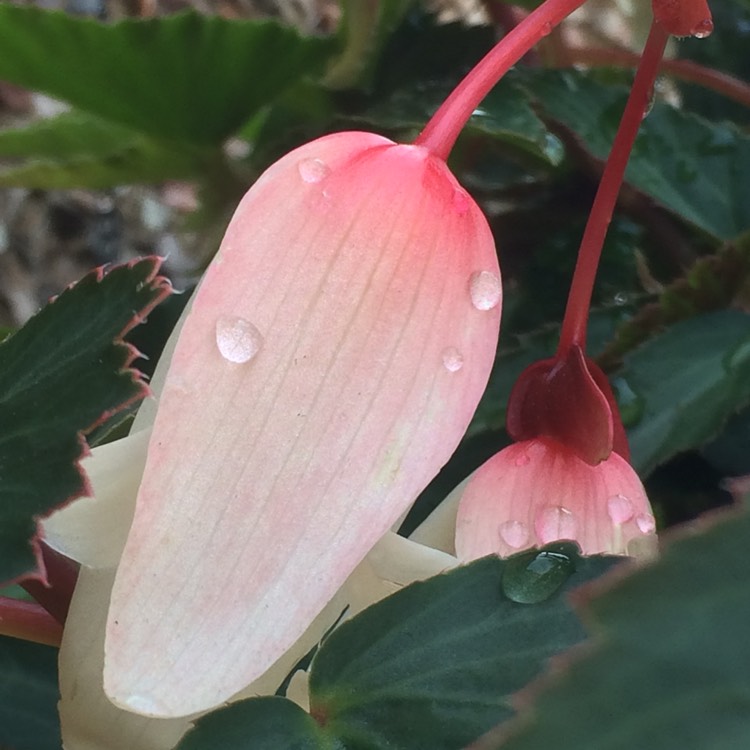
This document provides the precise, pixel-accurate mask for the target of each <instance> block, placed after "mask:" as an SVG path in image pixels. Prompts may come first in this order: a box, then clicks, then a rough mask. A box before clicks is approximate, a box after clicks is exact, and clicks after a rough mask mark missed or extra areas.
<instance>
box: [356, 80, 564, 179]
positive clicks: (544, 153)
mask: <svg viewBox="0 0 750 750" xmlns="http://www.w3.org/2000/svg"><path fill="white" fill-rule="evenodd" d="M451 89H452V82H451V81H447V80H445V81H443V82H437V83H423V82H421V83H419V84H417V85H415V86H412V87H405V88H400V89H396V90H395V91H394V92H393V93H392V94H391V95H390V97H389V98H388V99H386V100H385V101H383V102H379V103H377V104H376V105H374V106H373V107H371V108H370V109H368V110H367V111H365V112H364V113H363V114H362V115H358V116H357V117H355V118H352V119H354V121H355V122H360V123H365V124H367V125H369V126H371V127H374V128H376V129H383V128H385V129H387V130H415V131H419V130H421V129H422V128H423V127H424V126H425V124H426V123H427V121H428V120H429V119H430V117H432V115H433V114H434V113H435V111H436V110H437V108H438V107H439V106H440V104H441V103H442V102H443V100H444V99H445V98H446V96H448V94H450V92H451ZM463 136H464V137H475V138H476V137H478V136H484V137H486V138H490V139H492V140H497V141H500V142H502V143H505V144H508V145H510V146H513V147H515V148H517V149H520V150H522V151H525V152H527V153H529V154H531V155H532V156H534V157H536V158H538V159H541V160H542V161H544V162H546V163H547V164H549V165H551V166H556V165H558V164H559V163H560V161H561V160H562V158H563V153H564V152H563V147H562V144H561V143H560V141H559V140H558V139H557V138H556V137H555V136H553V135H552V134H551V133H550V132H549V131H548V130H547V128H546V126H545V125H544V123H543V122H542V121H541V120H540V119H539V117H538V116H537V115H536V113H535V112H534V110H533V109H532V108H531V105H530V103H529V97H528V95H527V94H526V93H525V92H524V91H522V90H521V89H520V88H518V87H517V86H514V85H513V84H512V83H510V82H508V81H501V82H500V83H498V84H497V86H495V88H494V89H493V90H492V91H491V92H490V93H489V94H488V95H487V96H486V97H485V99H484V101H483V102H482V105H481V107H480V108H478V109H477V110H475V112H474V114H473V115H472V117H471V118H470V119H469V122H468V123H467V125H466V127H465V129H464V131H463Z"/></svg>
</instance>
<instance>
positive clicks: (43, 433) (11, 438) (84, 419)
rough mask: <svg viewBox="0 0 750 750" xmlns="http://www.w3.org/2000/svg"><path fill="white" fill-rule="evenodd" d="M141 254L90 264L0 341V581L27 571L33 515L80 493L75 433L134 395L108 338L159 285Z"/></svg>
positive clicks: (132, 320) (146, 306)
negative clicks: (114, 263)
mask: <svg viewBox="0 0 750 750" xmlns="http://www.w3.org/2000/svg"><path fill="white" fill-rule="evenodd" d="M158 267H159V262H158V260H157V259H155V258H146V259H144V260H141V261H138V262H135V263H133V264H130V265H128V266H120V267H117V268H114V269H112V270H111V271H109V272H108V273H107V274H106V275H104V276H102V273H101V272H94V273H92V274H89V275H88V276H86V277H85V278H84V279H82V280H81V281H80V282H78V284H76V285H75V286H73V287H71V288H69V289H67V290H66V291H64V292H63V293H62V294H61V295H60V296H59V297H58V298H57V299H56V300H54V301H53V302H51V303H50V304H49V305H47V307H45V308H44V309H43V310H41V312H39V313H38V314H37V315H35V316H34V317H33V318H32V319H31V320H30V321H29V322H28V323H27V324H26V325H25V326H24V327H23V328H21V329H20V330H19V331H18V332H17V333H15V334H14V335H13V336H11V337H10V338H8V339H6V340H5V341H4V342H3V343H2V344H0V425H2V433H0V551H1V553H2V557H0V581H6V580H10V579H14V578H18V577H21V576H24V575H27V574H29V573H33V572H34V570H35V567H36V557H35V554H34V550H35V547H34V542H33V539H34V536H35V534H36V519H37V518H38V517H40V516H44V515H46V514H47V513H49V512H50V511H51V510H53V509H54V508H55V507H56V506H58V505H59V504H60V503H62V502H64V501H66V500H68V499H70V498H73V497H77V496H79V495H81V494H82V493H83V492H84V491H85V482H84V479H83V477H82V476H81V473H80V470H79V469H78V466H77V461H78V460H79V459H80V458H81V457H82V454H83V450H84V445H83V442H82V439H81V434H82V433H83V432H85V431H87V430H89V429H91V427H93V426H94V425H96V424H97V423H99V422H100V421H102V420H103V419H105V418H106V417H108V416H110V415H111V414H113V413H115V412H116V411H118V410H120V409H122V408H123V407H124V406H125V405H127V404H128V403H131V402H133V401H135V400H136V399H138V398H142V397H143V395H144V393H145V386H144V383H143V382H142V380H141V379H140V378H139V377H138V373H137V372H136V371H135V370H132V369H130V368H129V363H130V361H131V360H132V358H133V351H132V350H131V349H130V348H129V347H128V346H126V345H123V344H122V343H118V342H119V340H120V338H121V336H122V335H123V334H124V333H125V332H126V331H127V330H129V329H130V328H131V327H132V326H134V325H136V324H137V322H138V321H139V320H140V317H141V316H143V315H145V314H146V313H147V312H148V311H149V310H150V309H151V308H152V307H154V305H156V304H158V302H159V301H160V300H161V299H162V298H163V297H164V296H165V295H166V294H167V293H168V289H169V287H168V285H167V284H166V282H165V280H164V279H163V278H161V277H158V276H156V273H157V270H158Z"/></svg>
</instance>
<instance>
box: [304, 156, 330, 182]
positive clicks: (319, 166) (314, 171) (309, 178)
mask: <svg viewBox="0 0 750 750" xmlns="http://www.w3.org/2000/svg"><path fill="white" fill-rule="evenodd" d="M297 169H298V170H299V175H300V177H301V178H302V179H303V180H304V181H305V182H310V183H315V182H321V181H322V180H324V179H325V178H326V177H327V176H328V175H329V174H330V172H331V169H330V167H329V166H328V165H327V164H326V163H325V162H324V161H322V160H321V159H303V160H302V161H301V162H300V163H299V164H298V165H297Z"/></svg>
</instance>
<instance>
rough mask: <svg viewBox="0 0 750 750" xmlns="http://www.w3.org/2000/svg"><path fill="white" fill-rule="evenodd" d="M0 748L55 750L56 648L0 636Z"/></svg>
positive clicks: (57, 723) (57, 730)
mask: <svg viewBox="0 0 750 750" xmlns="http://www.w3.org/2000/svg"><path fill="white" fill-rule="evenodd" d="M0 675H2V678H1V679H0V747H3V748H9V749H12V750H59V749H60V747H61V746H62V739H61V737H60V720H59V719H58V718H57V701H58V700H59V697H60V696H59V693H58V689H57V649H56V648H52V647H51V646H40V645H38V644H36V643H28V642H27V641H19V640H17V639H16V638H8V637H6V636H0Z"/></svg>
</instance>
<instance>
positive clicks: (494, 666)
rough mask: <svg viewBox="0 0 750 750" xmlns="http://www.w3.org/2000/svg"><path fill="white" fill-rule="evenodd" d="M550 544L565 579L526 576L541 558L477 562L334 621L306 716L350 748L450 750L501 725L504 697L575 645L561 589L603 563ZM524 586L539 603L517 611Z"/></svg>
mask: <svg viewBox="0 0 750 750" xmlns="http://www.w3.org/2000/svg"><path fill="white" fill-rule="evenodd" d="M552 546H554V547H555V549H556V550H558V553H559V555H560V557H562V558H565V559H566V560H567V561H568V563H569V564H570V565H571V566H572V568H571V569H567V570H566V571H565V575H562V576H558V577H555V576H554V575H552V576H551V577H550V576H549V575H548V573H549V570H548V569H547V568H546V567H545V569H544V570H541V571H540V570H537V569H535V568H534V566H535V565H537V564H538V563H539V562H541V563H542V564H543V566H544V560H542V559H541V557H542V556H543V555H549V554H550V553H549V552H545V553H541V552H540V553H537V552H536V551H534V552H531V553H530V555H529V553H526V554H525V555H521V556H516V557H514V558H510V560H508V561H503V560H500V559H499V558H497V557H489V558H485V559H482V560H479V561H477V562H475V563H473V564H471V565H467V566H465V567H460V568H457V569H455V570H452V571H450V572H449V573H446V574H443V575H439V576H436V577H435V578H432V579H429V580H427V581H424V582H420V583H415V584H413V585H411V586H408V587H406V588H405V589H403V590H401V591H399V592H398V593H396V594H394V595H393V596H390V597H388V598H387V599H385V600H383V601H381V602H379V603H377V604H375V605H373V606H372V607H370V608H369V609H367V610H365V611H364V612H362V613H361V614H359V615H358V616H357V617H355V618H353V619H352V620H350V621H349V622H347V623H344V624H343V625H342V626H341V627H340V628H338V629H337V630H335V631H334V632H333V633H332V634H331V635H330V636H329V637H328V638H327V640H325V641H324V643H323V645H322V647H321V648H320V650H319V651H318V653H317V654H316V656H315V658H314V659H313V664H312V669H311V674H310V699H311V714H312V715H313V716H314V717H316V719H317V720H318V722H319V723H321V724H322V726H324V728H325V730H326V732H328V733H330V734H331V735H332V736H334V737H336V738H337V739H338V740H339V741H340V742H341V743H342V744H343V745H344V746H345V747H347V748H357V749H358V750H386V748H399V750H411V749H413V750H418V749H421V748H430V750H458V749H459V748H463V747H464V746H465V745H466V743H467V742H470V741H471V740H474V739H476V738H477V737H478V736H479V735H480V734H482V733H483V732H485V731H487V730H488V729H489V728H490V727H491V726H493V725H494V724H496V723H497V722H498V721H500V720H501V719H503V718H506V717H509V716H511V715H512V713H513V708H512V706H511V702H510V696H511V694H512V693H514V692H515V691H516V690H518V689H519V688H521V687H522V686H523V685H525V684H526V683H527V682H528V681H529V680H530V679H531V678H533V677H534V676H535V675H536V674H537V673H538V672H539V671H540V670H541V669H542V667H543V665H544V664H545V663H546V660H547V659H548V658H550V657H551V656H553V655H554V654H556V653H558V652H559V651H561V650H563V649H565V648H567V647H569V646H571V645H572V644H574V643H577V642H578V641H580V640H581V637H582V632H583V628H582V626H581V624H580V623H579V622H578V620H577V619H576V618H575V616H573V614H572V612H571V610H570V607H569V606H568V601H567V593H568V591H569V590H570V589H571V588H573V587H575V586H578V585H580V584H581V583H582V582H584V581H587V580H589V579H591V578H593V577H595V576H597V575H599V574H600V573H602V572H603V571H604V570H605V569H606V568H608V567H609V566H610V565H612V559H605V558H579V557H578V555H577V553H576V552H575V547H574V545H571V544H560V545H551V547H552ZM548 549H549V548H548ZM558 553H555V554H558ZM537 558H539V560H537ZM573 568H575V570H573ZM568 576H569V577H568ZM527 579H530V580H531V585H532V588H534V587H536V588H537V589H539V591H542V590H543V591H542V593H543V594H544V595H546V598H544V600H543V601H541V603H538V604H533V605H529V604H519V603H517V601H519V600H521V599H523V600H529V593H528V590H526V591H522V589H523V588H524V581H526V583H527V584H528V583H529V580H527ZM552 579H554V580H552ZM537 593H539V592H537ZM510 596H513V597H514V599H515V600H512V599H511V598H510ZM532 598H533V597H532ZM536 598H539V597H536Z"/></svg>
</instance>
